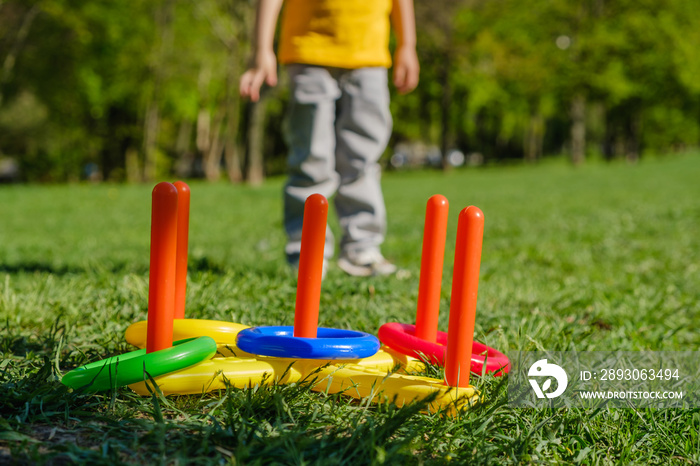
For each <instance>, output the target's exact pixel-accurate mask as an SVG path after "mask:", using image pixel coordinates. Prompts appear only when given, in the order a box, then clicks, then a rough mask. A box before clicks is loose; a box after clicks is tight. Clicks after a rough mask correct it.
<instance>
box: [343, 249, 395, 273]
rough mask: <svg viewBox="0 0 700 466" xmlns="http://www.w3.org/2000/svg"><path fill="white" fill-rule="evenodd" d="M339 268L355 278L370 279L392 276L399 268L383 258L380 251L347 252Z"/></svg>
mask: <svg viewBox="0 0 700 466" xmlns="http://www.w3.org/2000/svg"><path fill="white" fill-rule="evenodd" d="M338 267H340V269H341V270H343V271H344V272H345V273H347V274H348V275H352V276H354V277H370V276H373V275H391V274H393V273H395V272H396V270H397V268H396V266H395V265H394V264H392V263H391V262H389V261H388V260H386V259H385V258H384V256H382V253H381V252H379V249H374V248H372V249H366V250H363V251H347V252H344V253H343V254H342V255H341V256H340V258H339V259H338Z"/></svg>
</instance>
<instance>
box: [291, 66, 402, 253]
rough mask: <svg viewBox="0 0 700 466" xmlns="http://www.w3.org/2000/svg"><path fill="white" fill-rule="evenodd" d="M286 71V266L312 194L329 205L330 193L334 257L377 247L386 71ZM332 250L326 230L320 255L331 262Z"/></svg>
mask: <svg viewBox="0 0 700 466" xmlns="http://www.w3.org/2000/svg"><path fill="white" fill-rule="evenodd" d="M287 70H288V73H289V77H290V82H291V93H292V94H291V98H290V103H289V109H288V114H287V121H286V128H285V135H286V139H287V144H288V146H289V157H288V161H287V163H288V168H289V180H288V182H287V184H286V186H285V188H284V226H285V230H286V232H287V241H288V242H287V246H286V249H285V252H286V253H287V258H288V260H290V261H294V260H296V258H298V255H299V251H300V249H301V229H302V224H303V213H304V202H305V201H306V198H307V197H308V196H310V195H311V194H314V193H320V194H323V195H324V196H325V197H326V198H329V199H330V198H331V196H333V194H335V199H334V201H335V208H336V212H337V214H338V219H339V223H340V227H341V229H342V235H343V237H342V239H341V241H340V247H341V250H342V251H351V250H364V249H370V248H378V247H379V245H380V244H381V243H382V242H383V241H384V234H385V231H386V209H385V207H384V197H383V196H382V190H381V186H380V176H381V169H380V166H379V164H378V160H379V157H380V156H381V155H382V153H383V152H384V149H385V148H386V145H387V143H388V141H389V136H390V134H391V126H392V120H391V113H390V112H389V89H388V84H387V79H388V78H387V70H386V68H361V69H356V70H347V69H339V68H325V67H319V66H309V65H289V66H288V67H287ZM333 250H334V239H333V235H332V233H331V231H330V228H329V229H327V231H326V245H325V250H324V255H325V257H326V258H331V257H333V252H334V251H333Z"/></svg>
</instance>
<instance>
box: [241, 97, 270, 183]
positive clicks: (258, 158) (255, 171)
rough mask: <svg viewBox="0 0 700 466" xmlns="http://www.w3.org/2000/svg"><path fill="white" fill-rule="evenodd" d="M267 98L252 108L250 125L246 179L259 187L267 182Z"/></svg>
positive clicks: (254, 104)
mask: <svg viewBox="0 0 700 466" xmlns="http://www.w3.org/2000/svg"><path fill="white" fill-rule="evenodd" d="M266 103H267V102H266V101H265V98H262V97H261V99H260V100H259V101H258V102H255V103H252V104H251V106H250V123H249V125H248V173H247V176H246V179H247V180H248V183H250V184H251V185H253V186H259V185H261V184H262V182H263V181H264V180H265V172H264V169H263V139H264V134H265V107H266Z"/></svg>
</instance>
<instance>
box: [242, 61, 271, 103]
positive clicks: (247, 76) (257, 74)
mask: <svg viewBox="0 0 700 466" xmlns="http://www.w3.org/2000/svg"><path fill="white" fill-rule="evenodd" d="M263 82H265V83H267V85H268V86H275V85H277V57H275V53H274V52H273V51H267V52H258V53H257V54H256V56H255V63H254V64H253V66H252V67H251V68H250V69H249V70H248V71H246V72H245V73H243V76H241V81H240V93H241V96H242V97H250V100H252V101H253V102H257V101H258V100H260V87H261V86H262V84H263Z"/></svg>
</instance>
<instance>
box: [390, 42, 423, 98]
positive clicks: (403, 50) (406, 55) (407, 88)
mask: <svg viewBox="0 0 700 466" xmlns="http://www.w3.org/2000/svg"><path fill="white" fill-rule="evenodd" d="M419 74H420V65H419V64H418V55H417V54H416V49H415V47H409V46H400V47H399V48H397V49H396V52H395V53H394V86H396V89H398V91H399V92H400V93H401V94H406V93H408V92H411V91H412V90H413V89H415V88H416V86H417V85H418V76H419Z"/></svg>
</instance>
